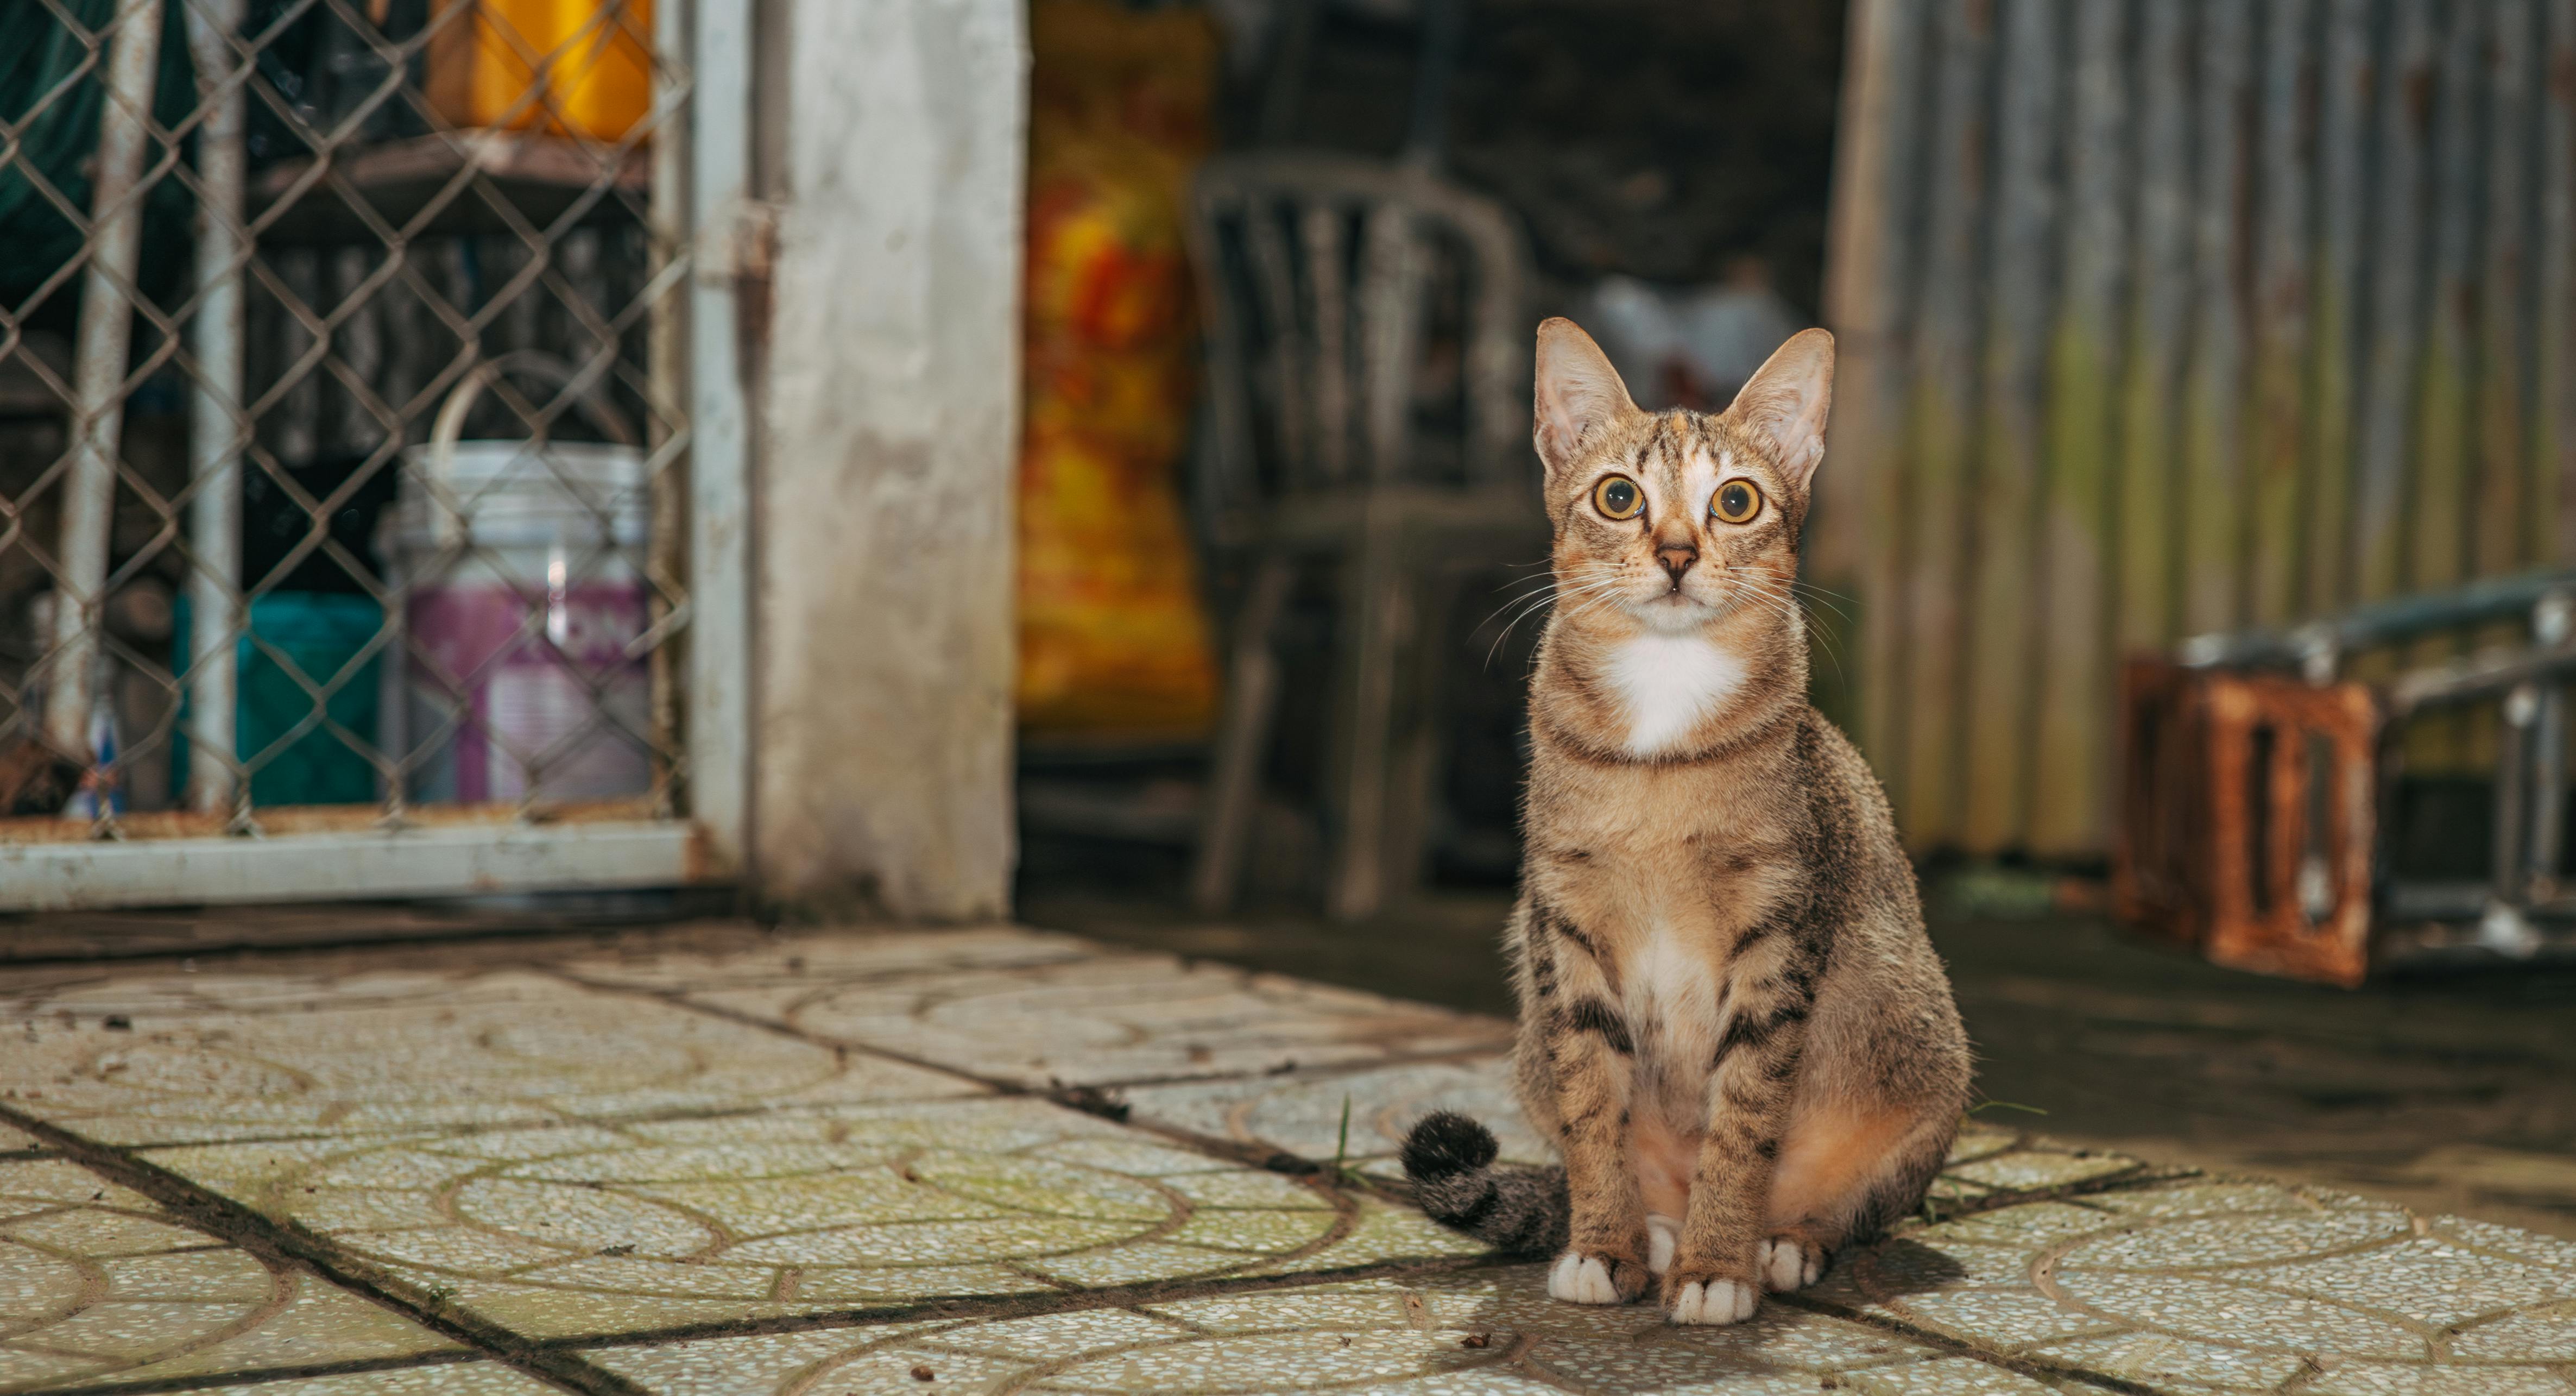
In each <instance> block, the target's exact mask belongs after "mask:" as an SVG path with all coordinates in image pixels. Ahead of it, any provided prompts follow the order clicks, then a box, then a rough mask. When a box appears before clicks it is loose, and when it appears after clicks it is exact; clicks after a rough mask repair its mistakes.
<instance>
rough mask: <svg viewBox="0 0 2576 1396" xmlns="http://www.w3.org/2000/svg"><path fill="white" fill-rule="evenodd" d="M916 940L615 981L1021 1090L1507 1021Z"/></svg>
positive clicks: (1283, 1065) (1102, 953)
mask: <svg viewBox="0 0 2576 1396" xmlns="http://www.w3.org/2000/svg"><path fill="white" fill-rule="evenodd" d="M921 939H922V938H919V937H900V936H894V937H883V938H853V939H851V940H849V941H848V942H847V943H846V944H845V945H843V946H841V947H839V948H838V949H836V950H835V951H834V952H833V953H832V954H831V955H830V956H829V957H826V956H823V955H822V954H821V953H820V952H818V953H817V954H816V956H815V957H814V958H811V959H808V960H806V961H805V965H804V968H803V969H802V970H801V971H800V972H798V973H797V974H795V975H793V976H787V977H780V976H777V975H774V974H771V975H762V974H750V975H743V976H738V977H735V976H727V975H726V974H723V973H721V972H719V973H713V974H707V975H690V974H688V973H686V972H684V969H680V968H674V969H669V970H664V969H661V968H659V967H654V968H651V969H649V970H647V971H643V972H638V971H635V970H634V969H633V968H632V967H630V969H629V973H630V974H632V975H634V976H635V977H634V978H630V979H629V980H627V981H625V982H650V981H652V980H654V979H655V978H657V977H659V978H660V979H662V980H663V981H664V983H665V991H666V992H669V993H672V994H676V995H680V996H683V997H685V998H687V999H688V1000H690V1001H692V1002H697V1003H703V1004H706V1005H709V1006H711V1007H715V1008H720V1009H723V1010H725V1011H727V1012H730V1013H735V1014H740V1015H743V1016H746V1017H751V1018H757V1019H760V1020H762V1021H766V1022H773V1023H778V1024H782V1025H785V1026H789V1027H792V1028H794V1029H796V1030H797V1031H799V1032H802V1033H807V1034H810V1035H813V1036H815V1037H818V1038H822V1039H825V1040H831V1041H838V1042H848V1043H853V1044H859V1045H865V1046H871V1047H876V1048H881V1049H884V1050H887V1051H890V1052H894V1053H897V1054H899V1055H903V1056H907V1057H910V1058H913V1059H916V1060H927V1061H935V1062H938V1063H940V1064H941V1065H943V1066H950V1067H956V1068H960V1069H963V1070H967V1071H970V1072H973V1073H975V1074H977V1075H979V1076H981V1077H984V1078H985V1079H989V1080H1005V1081H1010V1082H1012V1083H1014V1084H1018V1085H1023V1086H1028V1087H1045V1086H1048V1085H1051V1084H1055V1083H1064V1084H1079V1085H1115V1084H1120V1083H1126V1082H1146V1081H1159V1080H1176V1079H1196V1078H1216V1077H1228V1076H1245V1075H1259V1074H1261V1073H1264V1072H1271V1071H1285V1070H1290V1069H1294V1068H1296V1067H1301V1066H1303V1067H1315V1066H1329V1065H1358V1064H1364V1063H1373V1062H1380V1061H1385V1060H1387V1059H1389V1058H1391V1057H1419V1056H1435V1055H1439V1054H1442V1053H1449V1052H1468V1051H1474V1050H1478V1049H1499V1048H1501V1047H1503V1046H1505V1045H1506V1044H1508V1042H1509V1041H1510V1034H1511V1028H1510V1025H1509V1024H1507V1023H1503V1022H1500V1021H1498V1020H1495V1019H1491V1018H1480V1017H1474V1016H1471V1015H1467V1014H1460V1013H1453V1012H1450V1011H1448V1010H1446V1009H1440V1008H1433V1007H1430V1006H1428V1005H1424V1004H1414V1003H1404V1002H1400V1001H1398V1000H1394V999H1388V998H1382V997H1379V996H1378V995H1375V994H1365V993H1361V992H1359V991H1357V990H1352V989H1341V988H1334V987H1330V986H1327V985H1320V984H1311V983H1307V982H1304V981H1302V980H1294V979H1286V978H1282V977H1280V976H1277V975H1266V974H1257V973H1253V972H1250V971H1247V970H1240V969H1233V968H1228V967H1224V966H1219V965H1212V964H1204V963H1199V964H1192V963H1184V962H1183V961H1181V960H1178V959H1175V958H1172V957H1170V956H1164V955H1152V954H1143V953H1138V952H1135V951H1127V950H1116V949H1111V948H1108V947H1105V946H1097V945H1090V944H1087V943H1085V942H1081V941H1076V940H1072V939H1071V938H1069V937H1035V938H1034V939H1033V942H1032V950H1034V949H1035V948H1036V943H1038V942H1042V943H1043V946H1044V948H1045V950H1046V956H1045V957H1044V958H1035V959H1031V960H1022V961H1017V962H1006V963H998V964H986V965H969V966H962V967H946V968H942V967H939V966H937V965H936V964H935V962H925V960H924V958H923V957H924V954H925V947H923V946H922V945H921V944H920V941H921ZM933 939H935V938H933ZM1014 943H1015V944H1016V942H1014ZM934 971H935V972H934ZM572 972H573V973H576V974H580V975H583V976H585V977H591V978H593V981H594V982H599V981H598V980H597V978H596V975H598V974H600V973H604V971H598V970H594V969H593V968H591V967H589V966H587V965H584V966H576V967H575V968H574V969H573V970H572Z"/></svg>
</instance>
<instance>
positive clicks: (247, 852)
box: [0, 0, 762, 912]
mask: <svg viewBox="0 0 2576 1396" xmlns="http://www.w3.org/2000/svg"><path fill="white" fill-rule="evenodd" d="M654 29H655V39H656V43H657V47H659V48H660V49H661V50H662V51H664V52H675V51H676V52H682V53H685V54H687V55H688V57H689V59H690V62H689V70H690V84H691V85H690V89H689V93H688V102H689V114H688V118H687V120H686V121H685V122H682V123H678V124H676V125H674V126H673V127H671V128H669V130H668V131H666V132H663V133H658V134H657V138H656V140H655V143H654V151H653V177H654V189H655V197H654V200H653V204H652V217H653V219H654V220H655V222H657V223H661V224H663V227H664V230H665V231H666V232H668V233H670V234H672V235H673V236H672V238H671V243H672V245H673V246H677V247H680V248H682V249H683V251H682V253H681V255H682V256H684V257H686V258H688V259H689V262H690V265H689V266H688V267H687V269H686V275H685V282H686V285H687V287H688V293H687V295H686V297H685V299H684V301H683V302H682V310H681V313H682V314H683V315H684V317H685V330H684V332H683V333H682V334H680V335H675V336H673V337H672V345H673V347H672V349H671V351H670V352H671V353H672V354H673V356H674V357H675V358H676V359H677V360H678V362H677V363H675V364H674V365H673V366H672V367H673V370H674V371H675V372H676V373H677V374H678V375H679V377H680V378H682V379H684V380H685V385H686V386H685V389H684V391H683V393H682V394H681V396H682V397H683V398H684V399H685V401H687V403H688V404H689V424H688V438H687V440H686V442H685V443H684V445H685V469H686V470H687V472H688V474H687V490H688V500H689V511H690V514H689V528H688V542H689V579H690V599H689V603H688V604H689V617H688V621H687V625H686V628H685V633H686V635H687V636H688V668H687V672H686V675H685V679H684V682H683V684H682V686H681V688H682V691H681V704H682V708H683V714H684V716H683V719H682V725H683V731H684V733H685V736H684V742H683V748H684V749H685V750H686V751H687V752H688V754H689V770H690V779H689V784H688V791H689V802H688V805H689V807H688V809H687V811H686V813H685V814H683V815H681V816H679V817H674V818H668V819H633V818H624V819H620V818H603V819H597V820H582V819H580V818H578V817H566V818H562V819H557V820H552V821H549V822H542V823H534V822H523V821H519V820H516V819H512V818H509V817H508V816H509V811H507V810H506V809H501V808H498V807H495V808H493V809H492V810H491V811H490V816H491V817H490V818H489V819H488V820H486V819H483V818H479V817H472V816H469V817H467V818H463V819H450V820H447V821H444V822H440V823H435V824H417V823H406V824H400V825H395V826H392V827H385V826H375V827H364V828H356V827H353V828H348V829H321V830H314V831H309V832H280V833H275V834H266V835H261V834H252V835H247V836H238V837H234V836H225V837H175V838H132V839H105V840H101V839H94V838H91V837H89V836H88V834H87V831H86V830H85V829H84V828H82V827H80V826H77V825H74V824H73V823H72V822H71V821H68V820H67V821H65V828H64V832H63V838H62V841H59V842H9V843H0V912H33V911H62V910H72V909H80V908H102V907H135V906H152V905H176V904H217V903H249V902H285V901H304V900H359V899H367V898H384V897H417V896H438V895H467V894H492V893H507V892H541V891H576V890H607V889H615V888H650V887H675V886H684V885H693V884H699V885H702V884H721V883H727V882H732V881H735V880H737V879H738V878H739V877H740V875H741V873H742V870H743V867H744V850H743V836H744V820H745V812H746V809H747V806H748V803H749V795H750V791H749V772H750V741H749V697H750V677H751V674H750V656H751V645H750V575H749V547H748V530H749V524H750V511H749V503H750V489H749V484H750V460H749V422H748V417H747V413H746V408H745V402H744V391H743V381H742V365H741V363H740V356H739V353H738V350H737V343H738V341H737V339H736V320H737V296H738V295H739V294H740V292H739V285H738V282H739V273H740V271H741V270H742V269H743V268H744V267H746V266H747V265H748V264H749V260H750V258H751V257H754V256H756V255H757V249H756V248H754V247H753V245H752V244H753V242H754V241H755V240H756V239H758V238H759V237H760V236H761V234H760V231H759V230H760V228H761V226H762V224H761V223H760V222H759V221H758V220H757V207H756V205H754V203H753V202H752V199H751V190H750V182H749V181H750V171H751V146H752V63H753V53H752V32H751V0H662V3H661V4H659V5H658V6H657V7H656V11H655V19H654ZM674 136H677V137H678V138H676V139H675V138H673V137H674ZM666 191H667V196H666ZM204 391H205V390H203V389H201V390H200V392H201V394H202V393H203V392H204ZM209 493H212V492H209ZM102 536H103V535H102ZM92 624H93V625H95V624H97V622H96V621H95V620H93V621H92ZM228 706H229V705H227V707H228ZM567 813H568V814H570V813H571V812H567Z"/></svg>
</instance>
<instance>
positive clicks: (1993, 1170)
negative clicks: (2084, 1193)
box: [1941, 1142, 2138, 1192]
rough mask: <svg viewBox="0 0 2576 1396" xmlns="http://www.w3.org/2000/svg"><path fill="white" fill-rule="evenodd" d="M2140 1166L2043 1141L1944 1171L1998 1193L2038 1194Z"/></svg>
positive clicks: (2120, 1157) (2125, 1159)
mask: <svg viewBox="0 0 2576 1396" xmlns="http://www.w3.org/2000/svg"><path fill="white" fill-rule="evenodd" d="M2137 1166H2138V1161H2137V1160H2136V1159H2133V1158H2129V1157H2127V1156H2125V1155H2121V1154H2108V1153H2099V1152H2093V1151H2089V1150H2084V1151H2079V1150H2072V1149H2065V1148H2059V1147H2054V1146H2051V1145H2048V1144H2046V1143H2044V1142H2042V1143H2037V1144H2034V1145H2027V1146H2023V1147H2019V1148H2014V1149H2009V1150H2005V1151H2003V1152H2000V1153H1996V1154H1991V1155H1988V1156H1985V1157H1982V1158H1976V1159H1972V1160H1969V1161H1968V1162H1965V1163H1953V1164H1950V1165H1948V1166H1946V1167H1945V1168H1943V1169H1942V1170H1941V1172H1942V1176H1943V1177H1945V1178H1954V1179H1957V1180H1959V1181H1961V1182H1969V1183H1977V1184H1980V1185H1982V1186H1985V1187H1989V1188H1994V1189H1996V1190H1998V1191H2004V1192H2038V1191H2041V1190H2043V1189H2048V1188H2065V1187H2073V1186H2075V1185H2076V1184H2078V1183H2089V1182H2092V1181H2094V1180H2095V1179H2099V1178H2108V1177H2110V1176H2112V1175H2113V1174H2117V1173H2126V1172H2129V1171H2130V1170H2132V1169H2135V1168H2136V1167H2137Z"/></svg>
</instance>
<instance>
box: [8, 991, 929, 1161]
mask: <svg viewBox="0 0 2576 1396" xmlns="http://www.w3.org/2000/svg"><path fill="white" fill-rule="evenodd" d="M178 978H180V979H182V980H184V981H185V982H184V983H181V984H178V985H177V986H176V987H175V988H173V989H171V990H170V992H169V993H167V994H155V993H153V992H150V991H149V989H150V986H149V985H143V986H124V985H122V984H121V983H120V986H118V987H117V988H116V990H115V991H114V992H111V990H110V989H109V988H108V987H95V988H92V989H89V990H88V991H87V994H88V998H89V999H90V1000H95V1002H92V1001H84V1002H83V1003H82V1004H81V1006H80V1007H79V1008H78V1009H73V1008H62V1009H59V1010H51V1011H49V1006H50V1005H51V1004H52V1003H53V1002H54V1000H52V999H41V1000H40V1001H39V1002H37V1003H36V1004H35V1005H34V1012H33V1016H31V1017H30V1018H29V1019H28V1020H27V1021H28V1024H29V1026H28V1027H27V1029H26V1030H25V1032H24V1033H23V1034H22V1035H21V1036H20V1037H19V1039H18V1040H16V1041H13V1042H12V1044H11V1050H10V1051H9V1052H8V1053H6V1054H0V1100H6V1101H8V1102H10V1103H12V1104H15V1105H17V1106H18V1107H19V1108H20V1109H23V1110H25V1111H27V1112H28V1113H30V1114H34V1115H39V1116H42V1117H44V1118H45V1119H47V1120H49V1121H51V1122H53V1123H55V1124H58V1125H61V1126H64V1127H66V1128H71V1129H74V1130H76V1131H77V1132H79V1133H81V1134H84V1135H86V1136H87V1137H89V1138H92V1139H95V1140H99V1141H101V1142H106V1143H113V1144H127V1145H149V1144H169V1143H179V1142H188V1141H198V1140H220V1139H250V1138H265V1137H278V1136H287V1135H295V1134H322V1133H342V1134H365V1133H382V1132H386V1131H389V1130H419V1129H433V1128H467V1129H485V1128H491V1127H495V1126H508V1125H525V1124H550V1123H558V1122H562V1121H565V1120H567V1119H583V1118H594V1119H617V1118H627V1117H634V1116H643V1115H653V1114H671V1113H685V1112H691V1111H696V1112H707V1111H739V1110H745V1109H754V1108H779V1107H792V1106H795V1105H800V1104H818V1103H855V1102H865V1101H872V1100H903V1099H925V1098H935V1097H947V1096H957V1095H962V1094H970V1093H974V1092H975V1091H976V1090H977V1088H976V1087H975V1086H973V1085H972V1084H971V1083H968V1082H965V1081H963V1080H961V1079H960V1078H958V1077H955V1076H952V1075H948V1074H945V1073H940V1072H932V1071H924V1070H921V1069H918V1068H914V1067H910V1066H906V1065H903V1064H901V1063H899V1062H892V1061H887V1060H884V1059H882V1058H878V1057H874V1056H871V1055H867V1054H858V1053H846V1052H836V1051H834V1050H833V1049H831V1048H828V1047H819V1046H816V1045H814V1044H811V1043H806V1042H798V1041H795V1040H793V1039H791V1038H788V1037H786V1036H783V1035H781V1034H779V1033H776V1032H772V1031H767V1030H764V1029H762V1028H759V1027H755V1026H751V1025H747V1024H741V1023H733V1022H727V1021H724V1020H722V1019H718V1018H714V1017H710V1016H708V1015H706V1014H703V1013H695V1012H691V1011H689V1010H687V1009H684V1008H679V1007H674V1006H672V1005H668V1004H663V1003H659V1002H655V1001H653V1000H650V999H642V998H638V997H635V996H632V995H625V994H617V993H611V992H606V991H602V990H596V989H587V988H582V987H580V986H577V985H573V984H570V983H566V982H564V981H562V980H560V979H556V978H553V977H550V976H542V975H535V974H526V973H512V972H504V973H493V974H485V975H479V976H475V977H472V978H469V979H461V980H454V981H447V980H427V981H424V982H423V983H421V984H420V985H417V986H408V987H416V988H417V989H418V990H419V991H418V992H408V993H403V994H392V993H389V992H386V990H387V987H388V986H386V985H383V984H380V983H379V984H361V985H358V986H355V988H354V989H353V987H352V986H351V985H349V984H348V983H346V982H344V981H339V980H329V979H322V978H318V977H317V978H315V979H313V980H311V981H308V982H306V983H304V984H303V985H302V986H301V987H302V989H303V991H304V992H303V993H302V994H301V995H294V996H283V997H282V996H280V994H279V993H278V990H279V989H280V988H281V987H283V986H282V985H281V984H280V983H279V982H278V981H276V980H272V979H260V980H256V981H254V982H253V984H252V985H251V986H250V987H249V988H248V989H245V990H244V991H243V992H239V993H229V994H228V993H227V992H226V990H227V989H228V987H240V986H232V985H230V984H229V981H228V979H227V977H226V976H221V975H213V974H195V975H184V976H178ZM441 985H443V986H444V989H445V992H443V993H438V992H431V989H432V988H434V987H437V986H441ZM101 1003H105V1004H113V1005H118V1006H120V1007H121V1008H122V1010H123V1011H122V1012H120V1013H118V1014H117V1016H116V1017H115V1019H114V1020H113V1021H118V1022H124V1023H129V1024H130V1025H131V1027H130V1028H129V1029H124V1030H107V1029H102V1028H101V1027H99V1026H98V1025H97V1024H98V1023H99V1022H101V1021H108V1020H105V1019H95V1018H93V1017H91V1016H90V1015H91V1014H92V1013H93V1012H95V1011H96V1009H97V1008H98V1007H99V1006H100V1004H101Z"/></svg>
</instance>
